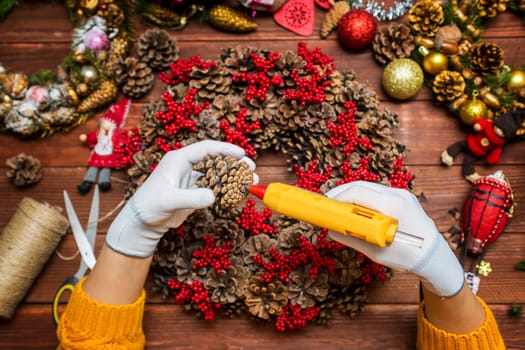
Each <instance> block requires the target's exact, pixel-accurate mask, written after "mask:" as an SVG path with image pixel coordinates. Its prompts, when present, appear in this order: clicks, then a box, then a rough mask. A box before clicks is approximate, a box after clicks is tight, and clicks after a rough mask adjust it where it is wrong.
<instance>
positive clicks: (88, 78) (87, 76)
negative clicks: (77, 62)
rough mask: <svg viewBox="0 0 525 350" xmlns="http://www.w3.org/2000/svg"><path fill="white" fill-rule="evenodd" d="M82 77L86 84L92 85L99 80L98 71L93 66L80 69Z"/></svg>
mask: <svg viewBox="0 0 525 350" xmlns="http://www.w3.org/2000/svg"><path fill="white" fill-rule="evenodd" d="M80 75H81V76H82V80H83V82H84V83H87V84H89V83H92V82H94V81H95V80H97V78H98V71H97V69H96V68H95V67H93V66H82V68H81V69H80Z"/></svg>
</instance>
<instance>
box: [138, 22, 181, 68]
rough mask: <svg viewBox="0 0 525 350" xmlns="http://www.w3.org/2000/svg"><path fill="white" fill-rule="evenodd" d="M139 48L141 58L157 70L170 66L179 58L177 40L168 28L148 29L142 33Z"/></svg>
mask: <svg viewBox="0 0 525 350" xmlns="http://www.w3.org/2000/svg"><path fill="white" fill-rule="evenodd" d="M137 50H138V56H139V60H140V61H142V62H144V63H146V64H147V65H148V66H150V67H151V68H152V69H153V70H157V71H161V70H164V69H166V68H168V67H169V66H170V64H172V63H173V62H174V61H176V60H177V59H178V58H179V47H178V46H177V41H176V40H175V39H173V38H172V37H171V35H170V34H169V33H168V32H167V31H166V30H163V29H159V28H155V29H150V30H147V31H146V32H145V33H144V34H142V35H141V36H140V38H139V42H138V49H137Z"/></svg>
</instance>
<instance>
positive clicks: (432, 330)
mask: <svg viewBox="0 0 525 350" xmlns="http://www.w3.org/2000/svg"><path fill="white" fill-rule="evenodd" d="M477 299H478V301H479V303H480V304H481V305H482V306H483V310H484V311H485V321H484V322H483V324H482V325H481V326H480V327H479V328H478V329H477V330H475V331H472V332H470V333H464V334H457V333H448V332H445V331H443V330H441V329H439V328H437V327H436V326H434V325H433V324H432V323H430V321H429V320H427V318H426V317H425V312H424V307H425V305H424V302H422V303H421V305H420V306H419V310H418V322H417V323H418V327H417V348H418V349H419V350H503V349H505V343H504V342H503V338H502V337H501V334H500V332H499V328H498V324H497V323H496V320H495V319H494V315H493V314H492V311H491V310H490V309H489V307H488V306H487V304H485V302H483V300H481V299H480V298H479V297H477Z"/></svg>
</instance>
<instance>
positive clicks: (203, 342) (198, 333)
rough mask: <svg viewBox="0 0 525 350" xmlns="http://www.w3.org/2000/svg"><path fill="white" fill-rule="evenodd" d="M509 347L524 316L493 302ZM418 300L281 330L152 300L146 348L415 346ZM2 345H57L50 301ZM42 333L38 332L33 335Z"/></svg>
mask: <svg viewBox="0 0 525 350" xmlns="http://www.w3.org/2000/svg"><path fill="white" fill-rule="evenodd" d="M490 307H491V309H492V310H493V312H494V314H495V317H496V319H497V321H498V324H499V327H500V330H501V332H502V334H503V337H504V339H505V342H506V345H507V348H508V349H509V350H513V349H524V346H523V344H525V337H524V335H523V332H520V331H519V330H520V329H522V328H523V327H524V326H525V320H524V319H523V318H522V319H515V318H510V317H509V316H508V314H507V308H508V307H507V305H491V306H490ZM416 309H417V306H416V305H371V306H369V307H368V308H367V310H366V312H364V313H361V314H359V315H358V316H356V317H355V318H353V319H352V318H348V317H346V316H343V315H340V314H335V315H334V318H333V320H332V323H331V325H329V326H316V325H309V326H308V327H306V328H304V329H302V330H300V331H296V332H287V333H284V334H283V333H279V332H277V331H275V330H274V329H273V328H272V326H271V325H269V324H258V323H256V322H254V321H251V320H248V319H222V318H221V319H217V320H215V321H211V322H206V321H203V320H196V319H195V316H194V315H192V314H189V313H187V312H184V311H183V310H182V308H181V307H178V306H176V305H169V306H168V305H148V306H147V307H146V311H145V315H144V330H145V333H146V337H147V340H148V343H147V347H146V348H147V349H180V350H182V349H184V350H189V349H207V350H215V349H217V350H225V349H228V350H241V349H250V350H255V349H257V350H270V349H275V347H278V348H279V349H284V350H292V349H305V350H310V349H311V350H314V349H319V348H324V349H330V350H336V349H348V348H350V349H360V350H376V349H396V350H400V349H413V348H414V343H415V337H416ZM0 325H1V327H0V339H2V341H1V344H2V348H3V349H6V350H7V349H13V350H14V349H24V350H33V349H34V350H37V349H38V350H40V349H54V348H55V347H56V344H57V341H56V338H55V332H54V329H55V326H54V324H53V322H52V320H51V317H50V314H49V307H48V305H25V306H23V307H22V308H20V309H19V310H18V312H17V314H16V315H15V317H14V318H13V319H12V320H11V321H10V322H2V323H0ZM35 334H38V335H39V337H35V336H34V335H35Z"/></svg>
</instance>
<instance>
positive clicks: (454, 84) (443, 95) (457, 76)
mask: <svg viewBox="0 0 525 350" xmlns="http://www.w3.org/2000/svg"><path fill="white" fill-rule="evenodd" d="M466 86H467V84H466V83H465V79H463V76H462V75H461V73H458V72H456V71H449V70H445V71H442V72H441V73H439V74H438V75H436V77H435V78H434V82H433V84H432V91H433V92H434V94H435V96H436V99H437V100H438V101H439V102H451V101H454V100H455V99H457V98H459V97H461V95H463V94H464V93H465V88H466Z"/></svg>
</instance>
